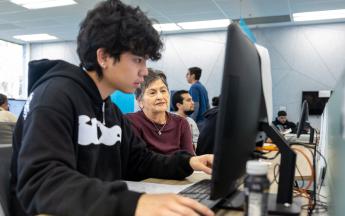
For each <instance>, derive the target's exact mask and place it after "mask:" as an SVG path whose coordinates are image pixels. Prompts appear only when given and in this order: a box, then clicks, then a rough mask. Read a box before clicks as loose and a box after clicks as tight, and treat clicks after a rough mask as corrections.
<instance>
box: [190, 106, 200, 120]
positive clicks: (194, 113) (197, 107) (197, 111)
mask: <svg viewBox="0 0 345 216" xmlns="http://www.w3.org/2000/svg"><path fill="white" fill-rule="evenodd" d="M199 109H200V105H199V102H194V112H193V113H192V115H190V117H191V118H192V119H193V120H194V121H196V118H197V116H198V113H199Z"/></svg>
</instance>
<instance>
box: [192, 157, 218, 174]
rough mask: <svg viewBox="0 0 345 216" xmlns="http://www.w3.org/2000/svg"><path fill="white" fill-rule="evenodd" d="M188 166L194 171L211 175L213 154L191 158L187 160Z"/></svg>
mask: <svg viewBox="0 0 345 216" xmlns="http://www.w3.org/2000/svg"><path fill="white" fill-rule="evenodd" d="M189 164H190V166H191V167H192V168H193V169H194V170H195V171H203V172H205V173H207V174H210V175H211V173H212V164H213V154H205V155H200V156H194V157H191V158H190V160H189Z"/></svg>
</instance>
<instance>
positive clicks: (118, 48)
mask: <svg viewBox="0 0 345 216" xmlns="http://www.w3.org/2000/svg"><path fill="white" fill-rule="evenodd" d="M77 44H78V46H77V52H78V55H79V59H80V62H81V66H82V67H84V68H85V69H86V70H95V71H96V72H97V74H98V76H99V77H102V76H103V74H102V69H101V67H100V65H99V64H98V62H97V49H99V48H103V49H104V51H105V52H106V53H107V54H109V55H110V56H111V57H113V58H114V59H115V60H116V61H119V60H120V55H121V54H122V53H124V52H131V53H132V54H134V55H138V56H141V57H148V58H150V59H151V60H158V59H160V57H161V53H160V51H161V49H162V46H163V44H162V42H161V40H160V36H159V34H158V32H157V31H156V30H155V29H154V28H153V27H152V22H151V21H150V20H149V19H148V18H147V16H146V15H145V14H144V13H143V12H142V11H141V10H140V8H139V7H136V8H133V7H131V6H128V5H125V4H123V3H122V2H121V1H119V0H108V1H103V2H101V3H99V4H98V5H97V6H96V7H95V8H94V9H92V10H90V11H89V12H88V13H87V15H86V18H85V19H84V20H83V21H82V22H81V24H80V30H79V35H78V39H77Z"/></svg>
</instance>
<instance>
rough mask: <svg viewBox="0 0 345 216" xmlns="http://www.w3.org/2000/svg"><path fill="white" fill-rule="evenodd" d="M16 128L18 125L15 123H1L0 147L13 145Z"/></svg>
mask: <svg viewBox="0 0 345 216" xmlns="http://www.w3.org/2000/svg"><path fill="white" fill-rule="evenodd" d="M15 126H16V123H14V122H0V145H1V144H11V143H12V135H13V132H14V128H15Z"/></svg>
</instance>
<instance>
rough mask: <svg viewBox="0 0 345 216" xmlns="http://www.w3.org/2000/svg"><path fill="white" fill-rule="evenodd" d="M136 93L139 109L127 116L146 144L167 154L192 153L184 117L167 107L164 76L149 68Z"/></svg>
mask: <svg viewBox="0 0 345 216" xmlns="http://www.w3.org/2000/svg"><path fill="white" fill-rule="evenodd" d="M135 93H136V98H137V101H138V104H139V107H140V109H141V110H140V111H138V112H135V113H129V114H127V115H126V117H127V118H128V119H129V120H130V122H131V123H132V126H133V129H134V131H135V132H136V133H137V135H138V136H139V137H141V138H142V139H143V140H144V141H145V142H146V144H147V147H148V148H149V149H151V150H152V151H155V152H158V153H161V154H167V155H170V154H174V153H176V152H178V151H181V150H184V151H187V152H189V153H190V154H195V153H194V147H193V144H192V134H191V132H190V128H189V124H188V122H187V120H186V119H184V118H183V117H181V116H178V115H176V114H174V113H170V112H168V111H167V110H168V107H169V104H170V101H169V100H170V94H169V89H168V84H167V81H166V76H165V75H164V74H163V73H161V72H159V71H154V70H152V69H149V72H148V75H147V76H146V77H145V78H144V82H143V83H142V84H141V85H140V88H138V89H137V90H136V92H135Z"/></svg>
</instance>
